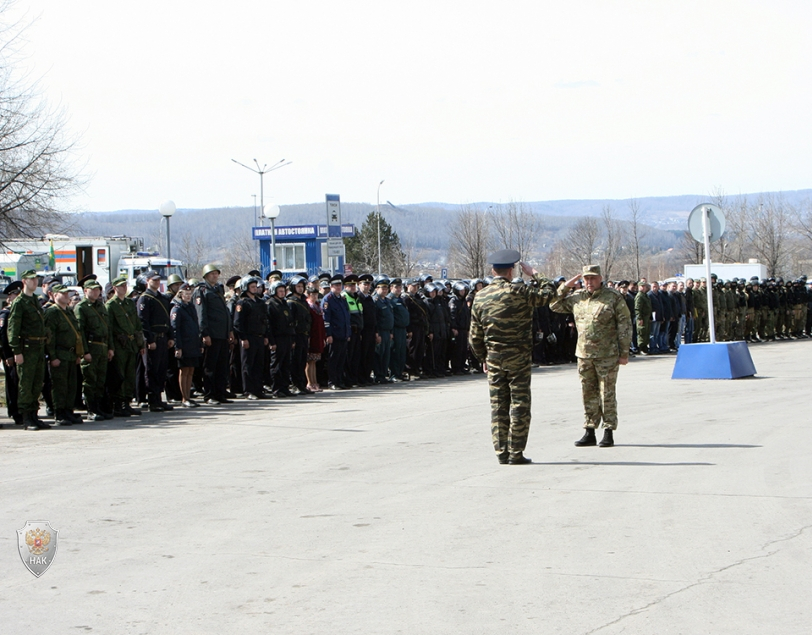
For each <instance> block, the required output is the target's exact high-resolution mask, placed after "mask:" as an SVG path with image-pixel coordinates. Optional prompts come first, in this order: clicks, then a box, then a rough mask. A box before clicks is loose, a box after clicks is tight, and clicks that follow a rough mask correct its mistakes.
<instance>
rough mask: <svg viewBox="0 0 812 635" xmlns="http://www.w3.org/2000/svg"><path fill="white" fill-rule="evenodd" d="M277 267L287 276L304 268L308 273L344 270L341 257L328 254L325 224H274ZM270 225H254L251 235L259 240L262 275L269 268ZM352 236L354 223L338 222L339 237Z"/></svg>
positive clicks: (270, 268) (267, 271) (266, 273)
mask: <svg viewBox="0 0 812 635" xmlns="http://www.w3.org/2000/svg"><path fill="white" fill-rule="evenodd" d="M274 229H275V230H276V231H275V234H276V236H275V238H276V268H277V269H279V271H281V272H282V273H283V274H285V277H286V278H287V277H288V275H289V274H293V273H299V272H301V271H307V273H308V275H314V274H318V273H320V272H322V271H335V272H339V273H342V272H343V271H344V256H333V257H329V256H328V249H327V238H328V232H327V225H289V226H282V227H275V228H274ZM271 231H272V230H271V228H270V227H253V228H252V230H251V235H252V237H253V239H254V240H258V241H259V256H260V263H261V264H262V277H263V278H264V277H265V276H266V275H268V273H269V272H270V271H271V270H272V267H271ZM352 236H355V225H352V224H349V225H341V238H350V237H352Z"/></svg>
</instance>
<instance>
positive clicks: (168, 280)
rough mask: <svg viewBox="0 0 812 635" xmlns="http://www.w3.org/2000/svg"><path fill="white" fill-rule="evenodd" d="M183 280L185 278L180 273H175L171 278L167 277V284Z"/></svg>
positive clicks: (170, 284)
mask: <svg viewBox="0 0 812 635" xmlns="http://www.w3.org/2000/svg"><path fill="white" fill-rule="evenodd" d="M181 282H183V278H181V277H180V276H179V275H178V274H176V273H173V274H172V275H171V276H169V278H167V279H166V284H167V286H170V287H171V286H172V285H173V284H178V283H181Z"/></svg>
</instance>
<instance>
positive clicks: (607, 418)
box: [578, 357, 619, 430]
mask: <svg viewBox="0 0 812 635" xmlns="http://www.w3.org/2000/svg"><path fill="white" fill-rule="evenodd" d="M618 368H619V364H618V361H617V357H606V358H596V359H584V358H581V357H579V358H578V375H579V376H580V377H581V393H582V394H583V398H584V427H585V428H597V427H598V426H600V424H601V419H602V420H603V427H604V428H609V429H610V430H616V429H617V396H616V394H615V384H617V371H618Z"/></svg>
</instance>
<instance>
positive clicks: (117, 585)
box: [0, 340, 812, 635]
mask: <svg viewBox="0 0 812 635" xmlns="http://www.w3.org/2000/svg"><path fill="white" fill-rule="evenodd" d="M750 350H751V353H752V357H753V360H754V362H755V365H756V369H757V373H758V374H757V376H756V377H754V378H749V379H740V380H734V381H729V380H705V381H698V380H679V381H675V380H671V379H670V377H671V371H672V369H673V365H674V356H656V357H648V358H637V359H634V360H632V361H631V362H630V364H629V365H628V366H627V367H625V368H622V369H621V372H620V379H619V382H618V395H619V412H620V426H619V428H618V431H617V433H616V435H615V441H616V443H617V445H616V446H615V447H613V448H598V447H591V448H576V447H574V445H573V442H574V441H575V440H577V439H578V438H579V437H580V436H581V434H582V430H581V425H582V421H583V415H582V410H581V402H580V387H579V383H578V377H577V372H576V370H575V366H574V365H567V366H559V367H545V368H539V369H535V370H534V372H533V384H532V387H533V408H532V412H533V422H532V425H531V428H530V440H529V444H528V448H527V452H526V454H527V455H528V456H530V457H531V458H532V459H533V461H534V462H533V464H532V465H527V466H507V465H504V466H503V465H499V464H498V463H497V460H496V457H495V455H494V453H493V449H492V446H491V439H490V425H489V406H488V391H487V385H486V381H485V380H484V378H482V377H481V376H470V377H455V378H448V379H444V380H437V381H415V382H409V383H404V384H398V385H395V386H390V387H382V388H377V389H364V390H350V391H346V392H338V393H327V392H325V393H321V394H319V395H318V396H312V397H298V398H294V399H287V400H274V401H268V402H245V401H239V402H236V403H234V404H233V405H230V406H217V407H201V408H198V409H196V410H193V411H189V410H177V409H176V410H175V411H173V412H171V413H166V414H149V413H146V414H144V415H143V416H142V417H140V418H138V419H135V418H131V419H116V420H114V421H112V422H105V423H100V424H84V425H82V426H75V427H72V428H63V429H51V430H44V431H40V432H25V431H23V430H21V429H20V428H17V427H15V426H13V425H11V424H9V423H5V425H3V426H2V429H0V502H1V503H2V505H0V633H2V634H3V635H16V634H23V633H38V634H48V633H58V634H65V633H90V632H95V633H105V634H106V633H113V634H129V633H144V634H149V635H154V634H158V633H173V634H174V633H179V634H184V633H195V634H202V633H212V634H217V635H222V634H224V633H329V634H340V633H369V634H388V633H405V634H412V633H426V634H444V633H463V634H479V633H482V634H501V633H534V634H535V633H564V634H591V633H601V634H606V635H608V634H619V633H657V634H658V635H659V634H666V633H684V634H696V633H709V634H714V635H715V634H724V633H731V634H734V633H735V634H737V635H740V634H743V633H760V634H761V633H781V634H792V633H808V632H809V630H810V627H809V624H810V623H812V600H810V591H812V584H810V583H811V582H812V573H811V572H812V567H810V564H812V557H811V556H810V554H811V553H812V461H811V460H810V450H809V445H808V444H809V443H812V441H810V437H807V436H805V433H806V432H807V431H808V430H809V428H810V415H809V408H808V407H807V406H806V399H807V395H808V392H807V391H808V387H809V382H810V376H812V340H802V341H796V342H778V343H773V344H760V345H752V346H751V347H750ZM4 421H7V420H4ZM27 520H47V521H49V522H50V524H51V526H52V527H53V528H55V529H57V530H58V531H59V538H58V551H57V554H56V556H55V558H54V560H53V564H52V566H51V567H50V569H49V570H48V571H47V572H46V573H44V574H43V575H42V576H41V577H39V578H36V577H34V576H33V575H32V574H31V573H30V572H29V571H28V570H27V569H26V568H25V567H24V566H23V563H22V560H21V558H20V555H19V553H18V548H17V530H18V529H20V528H21V527H22V526H23V525H24V524H25V522H26V521H27Z"/></svg>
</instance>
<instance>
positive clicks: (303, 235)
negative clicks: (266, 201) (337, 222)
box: [251, 225, 355, 240]
mask: <svg viewBox="0 0 812 635" xmlns="http://www.w3.org/2000/svg"><path fill="white" fill-rule="evenodd" d="M274 229H275V230H276V231H275V232H274V233H275V235H276V239H277V240H279V239H287V240H296V239H301V240H312V239H314V238H327V225H290V226H286V227H275V228H274ZM336 229H337V228H336ZM251 236H252V238H253V239H254V240H262V239H267V240H270V239H271V228H270V227H252V228H251ZM353 236H355V225H342V226H341V237H342V238H352V237H353Z"/></svg>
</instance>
